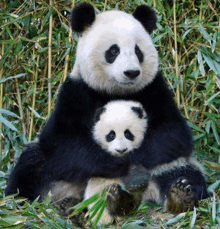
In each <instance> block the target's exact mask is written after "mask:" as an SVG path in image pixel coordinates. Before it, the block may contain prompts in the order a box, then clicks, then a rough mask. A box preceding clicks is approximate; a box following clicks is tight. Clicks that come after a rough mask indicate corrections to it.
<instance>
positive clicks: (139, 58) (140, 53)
mask: <svg viewBox="0 0 220 229" xmlns="http://www.w3.org/2000/svg"><path fill="white" fill-rule="evenodd" d="M135 54H136V56H137V58H138V60H139V62H140V63H142V62H143V61H144V54H143V53H142V51H141V50H140V48H139V46H138V45H135Z"/></svg>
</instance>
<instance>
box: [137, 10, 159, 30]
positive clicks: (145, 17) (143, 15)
mask: <svg viewBox="0 0 220 229" xmlns="http://www.w3.org/2000/svg"><path fill="white" fill-rule="evenodd" d="M133 16H134V17H135V18H136V19H137V20H138V21H139V22H140V23H141V24H142V25H143V26H144V28H145V30H146V31H147V32H148V33H149V34H151V33H152V32H153V30H154V29H155V28H156V21H157V16H156V12H155V11H154V10H153V8H151V7H149V6H146V5H142V6H138V7H137V9H136V10H135V12H134V13H133Z"/></svg>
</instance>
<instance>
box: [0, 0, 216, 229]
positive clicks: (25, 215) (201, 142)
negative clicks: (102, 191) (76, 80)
mask: <svg viewBox="0 0 220 229" xmlns="http://www.w3.org/2000/svg"><path fill="white" fill-rule="evenodd" d="M74 2H75V3H78V2H83V0H77V1H74ZM87 2H90V3H92V4H93V5H94V6H95V7H96V10H97V12H98V11H103V10H110V9H119V10H125V11H126V12H129V13H130V12H133V11H134V9H135V8H136V6H137V5H139V4H148V5H150V6H153V7H154V8H155V9H156V11H157V14H158V21H157V30H155V32H154V33H153V35H152V38H153V41H154V43H155V45H156V47H157V49H158V52H159V58H160V68H161V70H162V71H163V73H164V76H165V77H166V81H167V84H168V85H169V87H170V89H171V90H172V92H173V95H174V97H175V100H176V101H177V104H178V105H179V107H180V109H181V112H182V114H183V115H184V116H185V117H186V119H187V120H188V123H189V125H190V127H191V128H192V131H193V136H194V142H195V151H196V154H197V157H198V159H199V161H200V162H202V164H203V165H204V168H205V172H206V174H207V177H208V183H209V184H211V186H210V190H212V191H214V192H215V193H216V194H215V195H214V196H213V198H210V199H208V200H205V201H201V203H200V205H199V207H198V208H195V209H194V211H193V212H188V213H186V214H182V215H179V216H177V217H174V218H173V216H170V215H169V214H166V213H163V212H162V213H161V214H163V217H159V218H158V217H156V216H155V217H154V215H155V213H158V212H161V209H158V207H157V206H151V205H145V206H143V208H142V207H140V209H139V210H138V212H137V213H136V215H135V216H134V217H133V218H134V219H133V218H132V219H130V220H129V221H127V222H124V224H121V226H122V228H140V227H143V228H146V227H151V226H152V227H155V228H158V225H163V226H161V227H162V228H166V227H169V228H170V227H171V228H172V227H173V228H178V227H188V228H193V227H194V228H199V227H200V226H201V225H202V228H210V227H213V228H215V227H216V228H217V226H216V225H218V224H219V223H220V218H219V215H220V206H219V192H220V191H219V181H220V175H219V166H220V147H219V146H220V40H219V37H220V36H219V33H220V29H219V28H220V12H219V9H220V3H219V1H218V0H212V1H206V0H199V1H195V0H194V1H190V0H184V1H165V0H135V1H131V0H126V1H100V0H88V1H87ZM72 3H73V1H71V0H65V1H64V0H59V1H58V0H54V1H53V5H52V7H51V6H50V5H49V1H43V0H39V1H34V0H31V1H21V0H18V1H8V0H3V1H1V2H0V9H1V12H0V25H1V28H0V47H1V48H0V138H1V139H0V142H1V144H0V152H1V154H0V155H1V156H0V165H1V171H0V197H1V199H0V227H1V228H4V227H5V228H8V227H10V228H23V227H29V228H40V227H43V228H72V227H73V226H72V223H71V221H70V220H69V219H65V220H64V219H61V218H60V217H59V215H58V214H57V212H56V211H55V210H54V209H53V206H51V205H50V204H49V202H47V201H48V199H46V200H45V201H44V202H43V203H37V202H34V203H32V204H30V203H28V202H27V201H26V200H24V199H17V198H14V197H7V198H4V194H3V193H4V189H5V187H6V181H7V178H8V174H9V172H10V171H11V169H12V168H13V166H14V164H15V163H16V161H17V159H18V157H19V156H20V154H21V152H22V150H23V145H24V144H25V143H26V142H27V141H28V140H31V139H34V137H36V136H37V134H38V133H39V131H40V129H41V128H42V126H43V125H44V124H45V119H47V118H48V116H49V115H50V112H51V110H52V109H50V107H52V108H53V107H54V104H55V100H56V97H57V93H58V90H59V87H60V85H61V84H62V82H63V81H64V80H65V78H66V75H67V73H68V72H69V71H70V70H71V68H72V67H73V65H74V61H75V49H76V43H77V36H76V34H75V33H74V34H73V39H72V38H71V37H72V33H69V27H70V25H69V23H68V17H65V16H63V15H62V10H69V9H71V8H72ZM174 8H175V10H174ZM51 17H53V18H52V24H51V25H52V32H51V34H50V33H49V32H48V31H49V26H50V20H49V19H50V18H51ZM174 21H176V23H174ZM49 35H51V36H52V46H50V41H49ZM48 47H52V48H51V49H50V48H48ZM49 50H51V51H52V61H51V64H52V66H51V67H50V65H49V64H48V52H49ZM49 73H50V74H51V78H50V79H48V75H49ZM49 94H51V98H50V99H49V98H48V95H49ZM48 107H49V108H48ZM92 200H94V199H92ZM103 200H104V197H103V196H102V195H101V196H100V195H99V197H98V200H97V204H96V205H94V206H95V207H94V208H92V209H91V211H90V213H91V214H90V216H92V215H93V216H94V215H95V213H96V212H99V213H100V214H101V211H102V210H103V209H104V206H105V201H103ZM81 204H82V205H81V207H83V206H84V205H85V202H84V203H81ZM83 204H84V205H83ZM78 207H80V206H78ZM78 207H77V209H79V208H78ZM141 209H142V210H141ZM92 211H93V213H94V214H93V213H92ZM143 212H145V215H144V222H147V226H145V224H144V222H142V221H141V220H137V217H138V214H143ZM74 214H75V213H74ZM96 216H97V215H96ZM149 225H150V226H149Z"/></svg>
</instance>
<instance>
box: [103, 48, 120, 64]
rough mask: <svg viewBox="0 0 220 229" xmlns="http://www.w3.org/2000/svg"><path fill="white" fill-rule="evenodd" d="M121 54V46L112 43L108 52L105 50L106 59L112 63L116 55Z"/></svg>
mask: <svg viewBox="0 0 220 229" xmlns="http://www.w3.org/2000/svg"><path fill="white" fill-rule="evenodd" d="M119 54H120V48H119V47H118V45H116V44H114V45H112V46H111V47H110V48H109V49H108V50H107V51H106V52H105V59H106V62H107V63H109V64H112V63H113V62H114V61H115V59H116V57H117V56H118V55H119Z"/></svg>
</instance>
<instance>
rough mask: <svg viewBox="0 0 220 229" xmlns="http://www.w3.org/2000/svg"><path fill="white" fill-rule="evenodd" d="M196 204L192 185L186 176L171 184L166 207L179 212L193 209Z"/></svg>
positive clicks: (175, 212) (171, 211) (172, 211)
mask: <svg viewBox="0 0 220 229" xmlns="http://www.w3.org/2000/svg"><path fill="white" fill-rule="evenodd" d="M194 206H195V196H194V192H193V191H192V185H191V184H190V183H189V182H188V180H187V179H186V178H180V179H179V180H177V181H176V182H175V183H173V184H172V185H171V186H170V189H169V196H168V198H167V200H166V201H165V209H166V210H167V211H168V212H170V213H173V214H179V213H181V212H186V211H188V210H191V209H193V207H194Z"/></svg>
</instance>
